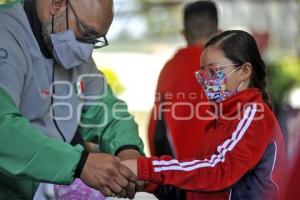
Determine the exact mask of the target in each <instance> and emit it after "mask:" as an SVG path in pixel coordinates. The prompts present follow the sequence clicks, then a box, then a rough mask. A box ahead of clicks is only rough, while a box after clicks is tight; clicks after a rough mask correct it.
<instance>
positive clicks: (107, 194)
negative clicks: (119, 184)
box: [99, 187, 113, 197]
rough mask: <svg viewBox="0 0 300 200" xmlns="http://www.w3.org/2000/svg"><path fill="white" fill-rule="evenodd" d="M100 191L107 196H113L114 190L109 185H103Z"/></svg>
mask: <svg viewBox="0 0 300 200" xmlns="http://www.w3.org/2000/svg"><path fill="white" fill-rule="evenodd" d="M99 191H100V192H101V193H102V194H103V195H104V196H106V197H111V196H113V192H112V191H111V190H110V189H109V188H108V187H101V188H99Z"/></svg>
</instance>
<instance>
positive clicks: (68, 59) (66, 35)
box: [50, 29, 95, 69]
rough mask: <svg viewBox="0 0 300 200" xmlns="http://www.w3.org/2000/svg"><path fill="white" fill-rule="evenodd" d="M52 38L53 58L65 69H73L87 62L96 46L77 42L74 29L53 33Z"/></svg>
mask: <svg viewBox="0 0 300 200" xmlns="http://www.w3.org/2000/svg"><path fill="white" fill-rule="evenodd" d="M50 38H51V42H52V45H53V57H54V58H55V60H56V61H57V62H58V63H59V64H61V65H62V66H63V67H64V68H65V69H71V68H73V67H75V66H78V65H80V64H82V63H85V62H87V61H88V60H89V58H90V57H91V56H92V53H93V49H94V46H95V45H94V44H88V43H83V42H79V41H77V40H76V37H75V34H74V31H73V30H72V29H69V30H67V31H65V32H60V33H52V34H51V35H50Z"/></svg>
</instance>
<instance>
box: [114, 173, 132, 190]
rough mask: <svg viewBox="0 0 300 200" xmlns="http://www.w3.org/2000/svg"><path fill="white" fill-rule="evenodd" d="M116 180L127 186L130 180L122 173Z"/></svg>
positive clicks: (122, 185) (123, 186) (124, 186)
mask: <svg viewBox="0 0 300 200" xmlns="http://www.w3.org/2000/svg"><path fill="white" fill-rule="evenodd" d="M115 181H116V182H117V183H118V184H119V185H120V186H121V187H122V188H127V186H128V184H129V181H128V180H126V179H125V178H124V177H123V176H122V175H119V176H118V177H117V178H115Z"/></svg>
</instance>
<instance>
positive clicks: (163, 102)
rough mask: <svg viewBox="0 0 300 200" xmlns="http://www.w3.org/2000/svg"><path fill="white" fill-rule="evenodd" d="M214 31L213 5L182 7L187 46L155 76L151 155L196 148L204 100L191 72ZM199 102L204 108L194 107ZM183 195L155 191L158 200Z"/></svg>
mask: <svg viewBox="0 0 300 200" xmlns="http://www.w3.org/2000/svg"><path fill="white" fill-rule="evenodd" d="M217 31H218V13H217V8H216V5H215V3H214V2H212V1H197V2H193V3H189V4H187V5H186V6H185V9H184V30H183V32H182V34H183V36H184V38H185V40H186V42H187V46H186V47H185V48H182V49H180V50H178V52H177V53H176V54H175V55H174V57H173V58H172V59H171V60H169V61H168V62H167V63H166V65H165V66H164V68H163V69H162V71H161V73H160V76H159V80H158V83H157V89H156V98H155V106H154V109H153V112H152V115H151V118H150V125H149V130H148V141H149V146H150V152H151V155H156V156H160V155H170V156H173V157H176V158H178V159H183V158H191V157H193V156H196V154H197V146H199V144H200V143H201V141H202V140H203V138H202V137H203V136H202V135H201V134H200V132H199V131H198V130H201V129H203V127H204V125H205V123H206V122H205V121H201V120H200V119H199V117H197V116H199V114H200V115H202V113H204V112H205V110H206V108H207V105H205V102H207V99H206V97H205V95H204V94H203V92H202V91H201V90H199V85H198V83H197V81H196V80H195V78H194V73H195V72H196V71H197V70H198V69H199V67H200V55H201V54H202V52H203V48H204V47H203V46H204V44H205V42H206V41H207V40H208V39H209V38H210V37H211V36H213V35H214V34H216V33H217ZM201 102H204V105H202V106H200V107H198V106H197V105H199V103H201ZM175 105H176V106H175ZM195 112H197V113H195ZM184 196H185V192H183V191H179V190H176V189H175V188H167V187H162V188H160V189H159V190H158V191H157V197H158V198H159V199H176V198H178V199H182V198H184Z"/></svg>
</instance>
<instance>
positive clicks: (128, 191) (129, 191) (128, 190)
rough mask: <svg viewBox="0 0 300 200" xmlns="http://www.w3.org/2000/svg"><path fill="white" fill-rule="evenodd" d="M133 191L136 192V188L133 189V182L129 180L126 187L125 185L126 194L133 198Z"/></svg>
mask: <svg viewBox="0 0 300 200" xmlns="http://www.w3.org/2000/svg"><path fill="white" fill-rule="evenodd" d="M135 193H136V190H135V184H134V183H132V182H130V183H129V184H128V187H127V195H128V198H129V199H133V198H134V196H135Z"/></svg>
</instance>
